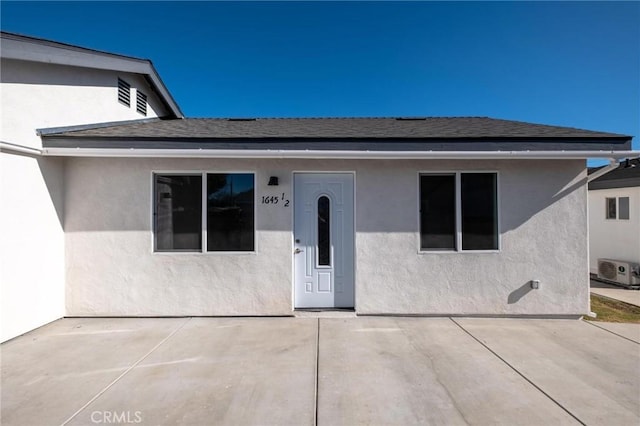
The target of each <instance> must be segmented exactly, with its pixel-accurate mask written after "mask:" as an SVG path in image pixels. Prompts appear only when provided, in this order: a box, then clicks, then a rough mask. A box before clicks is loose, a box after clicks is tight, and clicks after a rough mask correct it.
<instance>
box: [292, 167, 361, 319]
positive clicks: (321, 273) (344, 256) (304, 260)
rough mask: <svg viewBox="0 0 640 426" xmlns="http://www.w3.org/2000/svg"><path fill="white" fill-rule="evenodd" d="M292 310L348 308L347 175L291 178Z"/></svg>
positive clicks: (350, 231) (349, 236)
mask: <svg viewBox="0 0 640 426" xmlns="http://www.w3.org/2000/svg"><path fill="white" fill-rule="evenodd" d="M293 203H294V225H293V238H294V246H293V248H294V254H293V256H294V282H295V284H294V287H295V288H294V293H295V307H296V308H353V307H354V273H353V268H354V225H353V174H349V173H296V174H295V175H294V199H293Z"/></svg>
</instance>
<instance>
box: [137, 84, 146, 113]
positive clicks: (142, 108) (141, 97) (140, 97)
mask: <svg viewBox="0 0 640 426" xmlns="http://www.w3.org/2000/svg"><path fill="white" fill-rule="evenodd" d="M136 111H138V112H139V113H140V114H142V115H147V95H145V94H144V93H142V92H141V91H139V90H138V91H137V92H136Z"/></svg>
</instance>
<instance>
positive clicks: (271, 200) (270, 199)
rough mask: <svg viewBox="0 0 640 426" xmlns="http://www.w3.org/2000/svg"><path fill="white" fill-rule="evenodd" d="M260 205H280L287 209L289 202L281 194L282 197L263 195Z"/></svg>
mask: <svg viewBox="0 0 640 426" xmlns="http://www.w3.org/2000/svg"><path fill="white" fill-rule="evenodd" d="M262 204H281V205H282V207H289V200H288V199H287V198H286V197H285V196H284V192H283V193H282V196H277V195H263V196H262Z"/></svg>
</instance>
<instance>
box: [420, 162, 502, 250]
mask: <svg viewBox="0 0 640 426" xmlns="http://www.w3.org/2000/svg"><path fill="white" fill-rule="evenodd" d="M465 173H492V174H495V175H496V199H495V201H496V228H497V229H496V231H497V234H498V241H497V243H498V248H497V249H490V250H463V249H462V189H461V188H462V175H463V174H465ZM421 176H454V177H455V198H456V204H455V208H456V212H455V214H456V237H455V245H456V247H455V248H453V249H449V250H446V249H434V250H429V249H423V248H422V243H421V239H422V237H421V229H422V218H421V212H420V210H421V203H420V201H421V200H420V197H421V191H420V177H421ZM417 177H418V180H417V181H418V187H417V193H418V194H417V196H418V197H417V198H418V206H417V212H418V232H417V234H418V238H417V243H418V254H419V255H427V254H460V253H473V254H478V253H501V252H502V233H501V224H500V217H501V214H500V210H501V208H500V171H499V170H473V169H468V170H434V171H421V170H418V173H417Z"/></svg>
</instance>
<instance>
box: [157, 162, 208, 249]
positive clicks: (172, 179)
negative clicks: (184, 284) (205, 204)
mask: <svg viewBox="0 0 640 426" xmlns="http://www.w3.org/2000/svg"><path fill="white" fill-rule="evenodd" d="M155 200H156V211H155V224H154V225H155V232H156V233H155V236H156V250H158V251H162V250H196V251H197V250H201V247H202V176H173V175H156V178H155Z"/></svg>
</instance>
